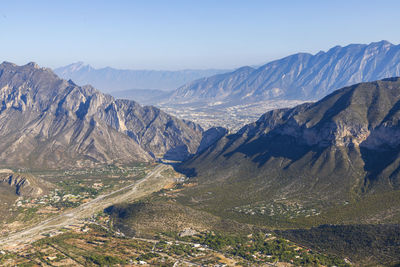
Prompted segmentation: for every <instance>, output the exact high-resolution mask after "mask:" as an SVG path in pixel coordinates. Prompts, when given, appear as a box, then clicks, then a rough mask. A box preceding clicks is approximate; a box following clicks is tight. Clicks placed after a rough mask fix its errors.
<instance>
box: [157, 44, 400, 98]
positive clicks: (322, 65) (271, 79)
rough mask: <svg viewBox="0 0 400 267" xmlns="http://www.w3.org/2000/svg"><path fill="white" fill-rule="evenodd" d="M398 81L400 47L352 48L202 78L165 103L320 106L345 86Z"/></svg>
mask: <svg viewBox="0 0 400 267" xmlns="http://www.w3.org/2000/svg"><path fill="white" fill-rule="evenodd" d="M393 76H400V45H393V44H391V43H389V42H388V41H381V42H375V43H370V44H368V45H365V44H350V45H347V46H344V47H342V46H335V47H333V48H331V49H329V50H328V51H326V52H323V51H320V52H318V53H316V54H315V55H312V54H309V53H297V54H293V55H290V56H287V57H284V58H282V59H278V60H274V61H271V62H269V63H267V64H265V65H262V66H260V67H258V68H252V67H242V68H239V69H237V70H235V71H233V72H229V73H224V74H217V75H214V76H211V77H207V78H202V79H199V80H196V81H193V82H191V83H189V84H186V85H184V86H182V87H180V88H178V89H176V90H175V91H174V93H173V94H172V95H171V96H170V97H169V98H168V99H167V100H164V101H163V103H171V104H172V103H189V102H191V103H193V102H207V103H209V102H214V101H222V102H226V103H229V102H231V103H236V102H239V101H242V102H252V101H255V100H258V101H259V100H260V99H264V100H271V99H299V100H300V99H301V100H317V99H319V98H321V97H324V96H325V95H327V94H329V93H331V92H332V91H333V90H336V89H339V88H342V87H344V86H348V85H351V84H354V83H358V82H368V81H374V80H379V79H383V78H388V77H393Z"/></svg>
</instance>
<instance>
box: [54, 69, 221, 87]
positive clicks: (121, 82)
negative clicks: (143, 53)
mask: <svg viewBox="0 0 400 267" xmlns="http://www.w3.org/2000/svg"><path fill="white" fill-rule="evenodd" d="M226 71H228V70H216V69H208V70H181V71H162V70H123V69H114V68H110V67H106V68H101V69H95V68H93V67H91V66H90V65H85V64H84V63H83V62H77V63H73V64H70V65H67V66H64V67H60V68H56V69H54V72H55V73H56V74H57V75H59V76H60V77H61V78H64V79H67V80H68V79H71V80H73V81H74V82H76V83H77V84H79V85H85V84H90V85H92V86H94V87H96V88H98V89H100V90H102V91H103V92H109V93H110V92H114V91H124V90H130V89H157V90H163V91H168V90H174V89H176V88H178V87H179V86H182V85H184V84H185V83H188V82H191V81H194V80H196V79H199V78H203V77H208V76H212V75H215V74H218V73H224V72H226Z"/></svg>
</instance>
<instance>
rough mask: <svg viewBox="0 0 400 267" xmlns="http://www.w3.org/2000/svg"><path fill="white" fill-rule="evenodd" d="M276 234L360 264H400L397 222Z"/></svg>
mask: <svg viewBox="0 0 400 267" xmlns="http://www.w3.org/2000/svg"><path fill="white" fill-rule="evenodd" d="M277 234H279V235H282V236H284V237H285V238H289V239H291V240H293V241H295V242H298V243H301V244H304V245H306V246H308V247H311V248H314V249H316V250H318V251H322V252H325V253H330V254H334V255H337V256H339V257H342V258H344V257H348V258H350V259H351V260H352V261H355V262H358V263H361V264H362V265H366V264H370V265H371V266H372V265H374V264H378V263H380V264H385V265H393V264H399V263H400V225H398V224H389V225H385V224H383V225H321V226H319V227H313V228H311V229H309V230H307V229H297V230H287V231H277Z"/></svg>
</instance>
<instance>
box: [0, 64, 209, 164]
mask: <svg viewBox="0 0 400 267" xmlns="http://www.w3.org/2000/svg"><path fill="white" fill-rule="evenodd" d="M0 99H1V100H2V101H1V107H0V125H1V126H0V140H1V142H0V150H1V153H0V162H1V164H2V165H4V166H18V167H21V166H28V167H36V168H38V167H46V168H55V167H62V166H87V165H93V164H97V163H127V162H132V161H152V160H154V159H155V158H156V157H163V156H165V157H167V158H172V159H183V158H185V157H187V156H189V155H190V154H194V153H195V152H196V151H197V149H198V146H199V145H200V143H201V140H202V134H203V130H202V128H201V127H200V126H198V125H197V124H194V123H192V122H188V121H182V120H179V119H177V118H175V117H173V116H170V115H168V114H166V113H164V112H162V111H161V110H159V109H157V108H154V107H142V106H140V105H139V104H137V103H136V102H134V101H128V100H115V99H114V98H113V97H111V96H109V95H105V94H102V93H100V92H99V91H97V90H96V89H94V88H93V87H91V86H83V87H81V86H77V85H76V84H75V83H74V82H72V81H66V80H62V79H60V78H58V77H57V75H55V74H54V73H53V72H52V71H51V70H50V69H46V68H40V67H39V66H37V65H36V64H35V63H29V64H27V65H25V66H17V65H15V64H12V63H8V62H4V63H2V64H1V65H0Z"/></svg>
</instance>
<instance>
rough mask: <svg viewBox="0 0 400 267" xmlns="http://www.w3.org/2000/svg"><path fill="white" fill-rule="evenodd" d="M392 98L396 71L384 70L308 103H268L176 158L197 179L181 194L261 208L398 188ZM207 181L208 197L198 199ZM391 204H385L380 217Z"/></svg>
mask: <svg viewBox="0 0 400 267" xmlns="http://www.w3.org/2000/svg"><path fill="white" fill-rule="evenodd" d="M399 103H400V79H399V78H391V79H385V80H382V81H376V82H370V83H361V84H356V85H353V86H350V87H346V88H343V89H341V90H337V91H335V92H334V93H332V94H331V95H329V96H327V97H325V98H324V99H322V100H320V101H319V102H316V103H307V104H303V105H300V106H297V107H295V108H292V109H279V110H274V111H270V112H268V113H266V114H264V115H263V116H261V117H260V119H259V120H258V121H256V122H254V123H252V124H249V125H246V126H245V127H243V128H242V129H241V130H239V131H238V132H237V133H235V134H231V135H226V136H225V137H223V138H222V139H220V140H219V141H218V142H217V143H215V144H214V145H213V146H211V147H209V148H207V149H206V150H205V151H204V152H203V153H201V154H200V155H197V156H195V157H194V158H192V159H190V160H188V161H187V162H186V163H184V164H183V165H182V166H181V169H182V170H184V171H186V172H187V173H191V174H193V175H197V178H196V179H198V180H200V181H201V182H200V183H199V184H200V185H199V187H198V188H196V189H189V190H187V192H188V195H191V199H192V200H194V202H193V203H195V201H196V199H197V201H198V202H197V204H194V205H207V204H206V203H214V202H218V203H219V204H218V205H221V203H220V202H219V201H222V203H225V204H226V206H224V207H223V208H224V211H227V210H229V209H231V208H234V207H236V208H237V209H236V210H238V211H241V212H242V211H243V210H245V209H242V208H241V206H243V205H247V204H249V205H254V204H256V203H258V204H259V205H260V206H261V207H263V209H264V211H263V213H265V212H266V211H265V210H266V209H267V206H268V205H269V204H271V203H275V204H276V205H278V204H277V202H279V203H280V204H279V205H281V204H282V205H283V206H290V205H294V203H298V204H300V205H301V206H302V207H306V206H308V207H309V208H315V209H316V210H321V209H322V210H323V209H325V208H327V207H333V206H337V205H339V206H340V205H347V204H348V203H356V202H358V201H359V200H360V198H363V197H364V196H367V195H374V194H381V193H387V192H391V191H393V192H398V190H399V189H400V172H399V170H400V160H399V159H400V157H399V152H400V127H399V119H400V104H399ZM217 184H218V187H217V188H218V192H214V193H215V195H212V193H213V192H212V190H213V188H215V187H216V185H217ZM208 189H210V194H211V195H212V196H213V197H209V198H207V199H209V200H204V202H203V201H201V199H203V198H204V196H203V195H202V194H203V193H204V191H206V190H208ZM201 192H203V193H201ZM221 192H226V194H224V195H223V196H222V195H221ZM229 197H231V198H232V199H229V201H227V200H226V199H227V198H229ZM222 198H223V199H225V200H222ZM225 201H226V202H225ZM227 203H228V204H227ZM396 203H397V202H396ZM258 204H257V205H258ZM267 204H268V205H267ZM275 204H273V205H275ZM397 204H398V203H397ZM210 205H211V204H210ZM236 205H237V206H236ZM279 205H278V206H279ZM222 206H223V205H222ZM386 206H387V205H384V204H383V203H382V205H381V207H382V208H383V207H386ZM286 208H287V207H286ZM221 209H222V208H221ZM249 209H250V210H251V208H249ZM261 210H262V209H261ZM300 210H302V208H301V209H300ZM381 211H383V210H381ZM399 212H400V211H399V210H397V211H396V210H393V213H391V214H389V215H388V216H387V218H386V219H388V220H390V218H394V217H393V216H395V214H397V213H399ZM272 214H274V215H276V210H275V211H274V212H272ZM312 214H314V213H312ZM314 215H315V214H314ZM370 215H371V216H373V214H370ZM375 215H376V214H375ZM296 216H298V214H297V215H296V214H294V215H293V214H292V215H290V216H289V217H291V218H295V217H296ZM375 219H376V218H375ZM381 219H384V218H381ZM366 220H368V219H366ZM377 220H378V221H379V219H377ZM375 221H376V220H375Z"/></svg>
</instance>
